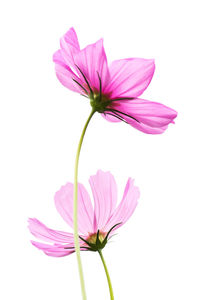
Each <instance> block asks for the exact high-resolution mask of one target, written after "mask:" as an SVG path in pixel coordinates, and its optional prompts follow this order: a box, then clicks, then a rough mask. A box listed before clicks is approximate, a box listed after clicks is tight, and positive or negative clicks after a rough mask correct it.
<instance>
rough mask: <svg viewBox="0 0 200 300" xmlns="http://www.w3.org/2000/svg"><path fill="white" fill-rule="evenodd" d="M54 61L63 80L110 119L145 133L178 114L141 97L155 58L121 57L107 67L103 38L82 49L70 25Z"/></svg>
mask: <svg viewBox="0 0 200 300" xmlns="http://www.w3.org/2000/svg"><path fill="white" fill-rule="evenodd" d="M53 60H54V62H55V70H56V75H57V77H58V79H59V80H60V82H61V83H62V84H63V85H64V86H65V87H67V88H68V89H70V90H72V91H74V92H78V93H81V94H82V95H83V96H86V97H88V98H89V99H90V103H91V106H92V107H93V109H94V111H97V112H99V113H101V114H102V116H103V117H105V118H106V119H107V120H108V121H111V122H119V121H124V122H126V123H129V124H130V125H131V126H133V127H135V128H136V129H138V130H140V131H143V132H145V133H151V134H158V133H162V132H164V131H165V129H166V128H167V126H168V124H169V123H173V120H174V119H175V118H176V116H177V113H176V111H174V110H173V109H171V108H169V107H167V106H164V105H162V104H160V103H157V102H152V101H147V100H144V99H140V98H138V97H139V96H140V95H141V94H142V93H143V92H144V90H145V89H146V88H147V87H148V85H149V83H150V82H151V79H152V77H153V74H154V69H155V64H154V60H152V59H143V58H128V59H120V60H115V61H113V62H112V63H111V64H110V65H109V66H108V63H107V58H106V54H105V51H104V47H103V40H102V39H100V40H99V41H97V42H96V43H94V44H91V45H88V46H87V47H85V48H84V49H82V50H80V46H79V42H78V39H77V35H76V32H75V30H74V29H73V28H71V29H70V30H69V31H68V32H67V33H66V34H65V35H64V36H63V37H62V38H61V40H60V49H59V50H58V51H57V52H56V53H55V54H54V56H53Z"/></svg>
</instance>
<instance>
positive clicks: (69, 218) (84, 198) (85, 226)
mask: <svg viewBox="0 0 200 300" xmlns="http://www.w3.org/2000/svg"><path fill="white" fill-rule="evenodd" d="M73 192H74V191H73V184H72V183H67V184H66V185H65V186H62V187H61V189H60V190H59V191H58V192H57V193H56V194H55V205H56V208H57V210H58V212H59V213H60V215H61V216H62V218H63V219H64V220H65V221H66V222H67V223H68V224H69V225H70V226H71V227H72V228H73ZM93 218H94V210H93V207H92V203H91V200H90V196H89V194H88V192H87V191H86V189H85V188H84V186H83V185H82V184H78V228H79V232H80V233H83V234H86V235H87V233H88V232H93Z"/></svg>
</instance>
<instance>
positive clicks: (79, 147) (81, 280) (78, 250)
mask: <svg viewBox="0 0 200 300" xmlns="http://www.w3.org/2000/svg"><path fill="white" fill-rule="evenodd" d="M94 113H95V110H94V109H93V110H92V111H91V113H90V115H89V117H88V119H87V121H86V123H85V126H84V128H83V131H82V134H81V137H80V141H79V144H78V149H77V153H76V160H75V169H74V245H75V250H76V258H77V263H78V271H79V278H80V284H81V292H82V298H83V300H86V299H87V297H86V291H85V283H84V277H83V267H82V262H81V255H80V245H79V235H78V164H79V156H80V151H81V146H82V143H83V138H84V135H85V132H86V129H87V127H88V124H89V122H90V120H91V118H92V116H93V114H94Z"/></svg>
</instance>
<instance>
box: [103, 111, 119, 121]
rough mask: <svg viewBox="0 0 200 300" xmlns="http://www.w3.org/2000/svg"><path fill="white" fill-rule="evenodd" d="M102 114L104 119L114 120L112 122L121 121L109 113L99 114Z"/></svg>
mask: <svg viewBox="0 0 200 300" xmlns="http://www.w3.org/2000/svg"><path fill="white" fill-rule="evenodd" d="M101 115H102V117H103V118H104V119H106V120H107V121H109V122H114V123H117V122H121V121H120V120H119V119H117V118H116V117H113V116H111V115H109V114H106V113H105V114H104V113H103V114H101Z"/></svg>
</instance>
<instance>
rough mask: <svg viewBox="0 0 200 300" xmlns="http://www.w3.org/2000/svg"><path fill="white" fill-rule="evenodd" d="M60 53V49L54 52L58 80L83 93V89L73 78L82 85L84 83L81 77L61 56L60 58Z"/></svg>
mask: <svg viewBox="0 0 200 300" xmlns="http://www.w3.org/2000/svg"><path fill="white" fill-rule="evenodd" d="M59 55H60V54H59V50H58V52H56V53H55V54H54V61H55V63H56V64H55V71H56V76H57V78H58V80H59V81H60V82H61V83H62V84H63V85H64V86H65V87H67V88H68V89H70V90H72V91H74V92H77V93H83V89H82V88H81V87H80V86H79V85H78V84H77V83H76V82H75V81H74V80H73V79H75V80H76V81H78V82H79V83H80V84H81V85H84V83H82V81H81V79H80V78H79V77H78V76H77V75H76V74H75V73H74V72H73V71H72V70H71V69H70V68H69V66H67V65H65V64H64V62H63V61H62V60H61V57H59V58H58V56H59Z"/></svg>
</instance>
